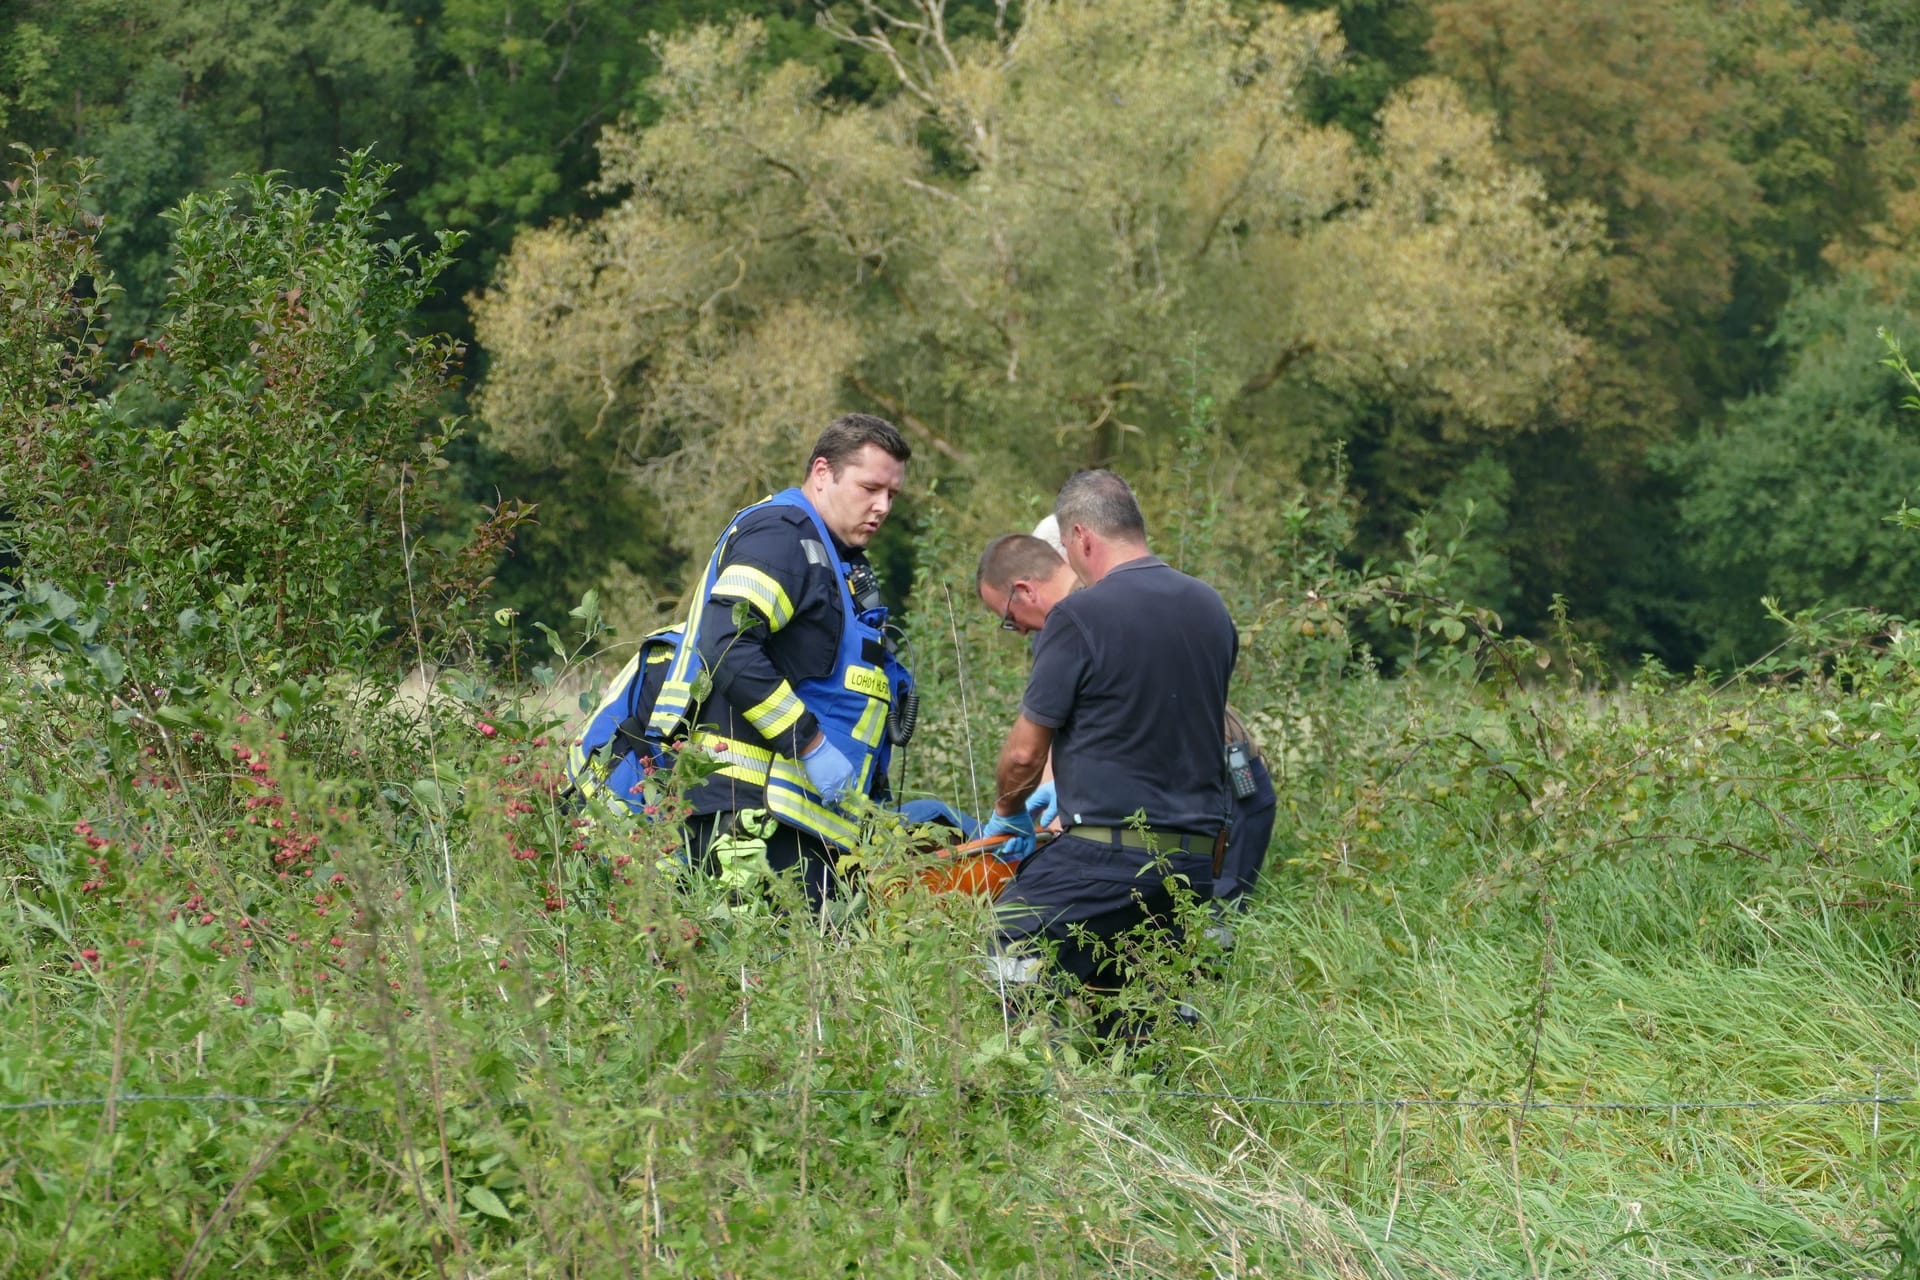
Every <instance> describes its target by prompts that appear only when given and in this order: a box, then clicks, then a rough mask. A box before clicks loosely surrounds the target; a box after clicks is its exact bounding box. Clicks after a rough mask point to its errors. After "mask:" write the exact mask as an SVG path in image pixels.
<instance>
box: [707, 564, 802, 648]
mask: <svg viewBox="0 0 1920 1280" xmlns="http://www.w3.org/2000/svg"><path fill="white" fill-rule="evenodd" d="M707 594H708V595H709V596H710V597H712V598H713V599H715V600H744V601H746V602H747V603H748V604H750V605H752V606H753V607H754V608H755V609H757V610H758V611H759V612H760V616H761V617H763V618H765V619H766V620H767V627H768V629H769V630H772V631H778V630H779V629H780V628H782V627H784V626H786V625H787V623H789V622H791V621H792V620H793V601H791V600H789V599H788V598H787V592H786V588H784V587H782V586H781V585H780V584H779V583H778V582H775V581H774V580H773V578H772V577H771V576H770V575H768V574H765V573H762V572H761V571H760V570H758V569H755V568H753V567H752V566H750V565H744V564H735V565H728V566H727V567H726V568H725V569H722V570H721V571H720V576H719V577H718V578H717V579H715V580H714V584H713V590H712V591H709V592H708V593H707Z"/></svg>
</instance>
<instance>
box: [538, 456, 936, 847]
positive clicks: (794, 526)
mask: <svg viewBox="0 0 1920 1280" xmlns="http://www.w3.org/2000/svg"><path fill="white" fill-rule="evenodd" d="M865 563H866V562H865V557H864V556H863V555H862V554H861V553H859V552H846V551H842V550H841V549H840V547H839V546H838V544H836V543H835V542H834V540H833V537H832V535H831V534H830V533H829V532H828V531H827V528H826V526H825V524H824V523H822V521H821V520H820V517H819V514H818V513H817V512H816V511H814V509H813V506H812V504H811V503H809V502H808V501H807V498H806V495H805V494H803V493H802V492H801V491H800V490H799V489H787V490H783V491H782V492H780V493H777V494H774V495H773V496H772V497H770V498H767V499H764V500H763V501H761V502H757V503H755V504H754V505H752V506H750V507H747V508H746V509H745V510H743V511H741V512H739V513H738V514H736V515H735V516H734V517H733V519H732V520H730V521H728V523H727V528H726V532H724V533H723V534H721V536H720V540H719V541H718V542H717V543H716V544H715V546H714V549H713V555H712V556H711V558H710V559H709V560H708V562H707V570H706V574H705V577H704V579H703V581H702V584H701V589H700V590H699V591H698V592H697V593H696V594H695V596H694V599H693V601H692V603H691V605H690V606H689V608H688V611H687V616H686V619H685V621H684V622H683V623H682V624H681V625H680V626H678V627H674V628H668V629H667V630H664V631H660V632H655V633H654V634H653V635H651V636H649V637H647V639H646V641H645V642H643V643H642V645H641V649H640V652H639V653H638V654H636V655H635V656H634V658H633V660H632V661H631V662H630V663H629V664H628V666H627V669H626V670H625V671H623V672H621V674H620V676H619V678H617V679H616V680H615V682H614V685H613V689H612V691H611V692H610V693H609V695H608V696H607V698H606V700H605V701H603V702H602V703H601V705H600V708H599V709H598V710H597V711H595V713H594V715H593V717H592V718H591V719H590V720H589V721H588V723H587V726H586V729H585V731H584V732H583V733H582V734H581V735H580V738H579V739H578V740H577V741H576V743H575V745H574V751H573V760H572V766H571V769H570V772H571V773H572V774H573V777H574V782H575V785H577V786H579V787H580V788H581V789H582V790H583V791H586V792H588V793H594V792H604V794H605V795H606V797H607V798H608V799H610V800H613V801H616V802H619V803H622V804H625V805H627V806H628V807H629V808H633V809H639V808H641V807H642V801H641V797H642V795H643V790H642V786H641V784H642V781H643V778H644V774H645V771H646V770H647V768H648V767H649V762H652V763H655V764H657V763H659V762H661V761H662V760H663V758H664V757H663V756H662V755H661V750H662V744H666V743H671V742H673V741H675V740H676V739H678V738H680V737H682V736H684V737H685V738H686V739H687V740H688V742H689V744H690V745H691V746H692V747H694V748H697V749H699V750H702V751H705V752H707V753H709V754H711V755H712V756H714V757H715V758H716V759H717V760H718V762H719V765H720V767H719V769H718V770H717V771H716V772H715V773H713V774H712V775H711V776H710V777H708V778H706V779H705V780H704V781H702V782H701V783H699V784H698V785H697V786H695V787H694V788H693V789H692V790H691V791H690V792H689V793H688V795H687V797H686V798H687V800H688V802H689V803H690V805H691V808H692V812H693V813H694V814H703V813H718V812H723V811H728V810H740V809H749V808H764V809H766V810H767V811H768V812H770V813H771V814H772V815H773V816H774V817H775V818H777V819H779V820H780V821H782V822H785V823H787V824H788V825H790V826H794V827H798V828H799V829H801V830H803V831H807V832H811V833H812V834H814V835H816V836H819V837H820V838H821V839H823V840H826V841H828V842H829V843H831V844H835V845H841V846H845V845H848V844H850V843H852V841H853V839H854V837H855V835H856V834H857V830H858V828H857V826H856V824H855V823H854V822H853V821H852V820H851V819H850V818H848V817H847V816H846V815H845V814H844V813H842V812H840V811H839V810H837V809H834V808H831V807H829V806H827V805H825V804H823V803H822V802H821V799H820V796H819V793H818V792H816V791H815V790H814V789H813V787H812V786H811V784H809V783H808V781H807V774H806V769H805V768H804V767H803V766H802V765H801V763H800V762H799V760H798V759H797V758H796V757H797V756H798V754H799V752H800V751H801V749H803V748H804V746H805V745H806V744H807V743H808V742H810V741H812V739H813V735H814V732H815V730H816V729H817V730H818V731H819V732H821V733H823V734H825V735H826V736H827V738H828V739H829V740H831V741H832V742H833V744H834V745H835V746H836V747H838V748H839V749H840V750H841V751H842V752H844V753H845V754H846V757H847V759H848V760H850V761H852V763H853V767H854V772H855V776H856V777H857V778H858V780H859V785H858V790H859V791H860V792H862V793H864V794H866V795H868V796H870V797H872V798H874V799H876V800H884V799H885V798H886V795H887V767H888V763H889V757H890V753H891V743H890V740H889V735H888V732H887V722H888V716H889V712H890V710H891V709H893V708H894V707H896V706H900V705H903V704H904V703H905V701H906V699H907V698H908V696H909V695H910V692H911V690H912V687H913V682H912V677H911V676H910V675H909V674H908V672H907V670H906V668H905V667H904V666H902V665H901V664H900V662H899V661H898V660H897V659H896V658H895V656H894V654H893V652H892V647H891V645H890V644H889V643H888V639H887V636H886V633H885V626H886V610H885V609H884V608H880V607H877V606H876V607H871V608H865V609H863V608H861V606H860V603H859V601H858V600H857V599H856V597H855V592H854V589H853V588H852V586H850V582H849V580H850V578H852V576H853V575H854V574H855V573H856V571H859V570H862V569H864V568H865Z"/></svg>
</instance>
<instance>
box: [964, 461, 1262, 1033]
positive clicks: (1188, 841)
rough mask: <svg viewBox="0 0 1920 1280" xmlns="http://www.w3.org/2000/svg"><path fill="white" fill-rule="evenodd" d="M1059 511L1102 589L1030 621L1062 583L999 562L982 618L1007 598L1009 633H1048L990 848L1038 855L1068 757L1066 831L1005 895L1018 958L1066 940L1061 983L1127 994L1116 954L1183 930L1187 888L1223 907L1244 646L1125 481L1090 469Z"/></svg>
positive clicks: (1005, 769)
mask: <svg viewBox="0 0 1920 1280" xmlns="http://www.w3.org/2000/svg"><path fill="white" fill-rule="evenodd" d="M1054 514H1055V515H1056V517H1057V518H1058V520H1059V527H1060V532H1061V535H1062V539H1061V540H1062V542H1063V543H1064V545H1065V547H1066V567H1067V568H1068V569H1069V570H1070V571H1071V572H1072V574H1073V576H1074V577H1076V578H1078V579H1079V580H1080V581H1082V582H1085V583H1086V584H1087V585H1086V586H1085V587H1084V588H1083V589H1081V590H1080V591H1077V592H1073V593H1072V594H1070V595H1066V596H1065V597H1064V598H1062V599H1059V600H1057V601H1055V602H1054V604H1053V606H1052V608H1051V611H1050V612H1049V613H1047V614H1044V615H1043V614H1039V613H1038V612H1037V610H1036V612H1035V613H1033V614H1025V615H1023V613H1022V607H1023V603H1024V601H1023V600H1022V599H1021V596H1022V595H1023V594H1026V593H1025V592H1022V591H1021V590H1019V589H1018V588H1019V586H1020V584H1021V583H1023V582H1024V583H1027V584H1030V585H1029V587H1028V590H1029V591H1031V590H1032V585H1031V584H1036V583H1038V582H1040V581H1046V582H1052V581H1053V580H1054V577H1053V575H1047V577H1046V578H1044V579H1040V578H1036V577H1033V576H1029V577H1026V578H1022V577H1020V576H1018V575H1014V576H1012V577H1009V578H1006V579H1000V580H997V581H993V582H989V581H988V580H987V579H988V578H989V576H993V575H990V574H989V573H987V572H985V571H984V570H986V569H987V568H988V567H989V566H987V565H986V563H985V558H984V557H983V572H982V574H981V579H980V588H981V600H982V603H983V604H987V605H989V607H991V605H992V604H993V603H995V602H996V597H997V598H998V603H1000V604H1001V607H1002V620H1003V624H1012V626H1013V628H1014V629H1027V628H1028V627H1030V626H1038V627H1040V628H1041V629H1040V632H1039V638H1038V640H1037V641H1036V642H1035V644H1034V662H1033V672H1032V674H1031V676H1030V677H1029V679H1028V681H1027V688H1026V692H1025V694H1024V695H1023V696H1022V700H1021V708H1020V715H1019V717H1018V719H1016V720H1015V722H1014V726H1013V728H1012V730H1011V731H1010V732H1009V733H1008V735H1007V740H1006V743H1005V745H1003V746H1002V748H1001V751H1000V759H999V764H998V766H997V769H996V772H995V780H996V792H997V795H998V800H997V801H996V803H995V805H994V815H993V817H992V819H991V820H990V821H989V822H988V823H987V825H986V826H985V827H984V828H983V829H982V834H983V835H996V834H1006V835H1008V836H1010V837H1011V840H1010V841H1009V852H1010V853H1013V854H1015V855H1016V856H1018V855H1022V854H1025V853H1027V852H1030V851H1031V850H1032V848H1033V840H1034V832H1033V822H1032V819H1031V817H1030V816H1029V814H1028V812H1027V804H1028V801H1029V798H1030V796H1031V794H1032V792H1033V791H1034V789H1035V787H1036V786H1037V785H1038V784H1039V782H1040V779H1041V776H1042V773H1043V771H1044V769H1045V767H1046V764H1047V761H1048V758H1049V755H1050V754H1051V758H1052V762H1053V769H1054V782H1055V786H1056V789H1057V803H1058V808H1059V813H1060V820H1061V823H1062V824H1063V826H1064V828H1065V831H1064V833H1063V834H1062V835H1061V836H1060V837H1059V838H1058V839H1056V840H1054V841H1053V842H1052V843H1051V844H1049V845H1048V846H1047V847H1046V849H1045V850H1044V851H1043V852H1041V853H1039V854H1037V855H1035V856H1033V857H1029V858H1027V859H1026V860H1025V861H1024V862H1023V863H1022V864H1021V867H1020V871H1019V873H1018V874H1017V875H1016V876H1015V878H1014V879H1013V881H1012V883H1011V884H1010V885H1009V886H1008V887H1007V889H1006V891H1005V892H1004V893H1002V894H1001V896H1000V899H999V905H1000V909H1001V919H1002V927H1001V939H1000V940H1001V945H1002V948H1003V949H1004V950H1005V951H1008V952H1013V953H1018V952H1019V951H1021V950H1023V949H1030V948H1031V947H1032V946H1033V945H1034V944H1036V943H1039V942H1043V941H1044V942H1049V943H1051V944H1052V945H1053V947H1054V959H1055V962H1056V963H1057V964H1058V965H1059V967H1060V968H1062V969H1063V970H1064V971H1066V972H1067V973H1068V974H1070V975H1072V976H1073V977H1075V978H1077V979H1079V980H1080V981H1081V982H1082V983H1084V984H1085V985H1086V986H1087V987H1089V988H1090V989H1091V990H1093V991H1095V992H1107V993H1110V992H1112V991H1113V990H1114V989H1116V988H1117V987H1118V986H1119V985H1120V984H1121V983H1122V982H1124V981H1125V980H1126V978H1127V976H1128V975H1127V973H1126V971H1125V968H1124V966H1123V965H1121V964H1119V963H1117V962H1116V960H1115V958H1114V956H1113V954H1112V950H1113V948H1112V943H1113V940H1114V939H1116V938H1118V937H1120V936H1121V935H1123V934H1125V933H1127V932H1128V931H1130V930H1132V929H1133V928H1135V927H1136V926H1138V925H1139V924H1141V923H1143V922H1150V923H1152V924H1153V925H1155V926H1157V927H1162V928H1170V927H1171V916H1172V909H1173V903H1174V893H1175V892H1176V890H1177V886H1178V885H1179V884H1180V883H1181V882H1184V883H1185V884H1186V885H1188V886H1189V887H1190V888H1191V889H1192V891H1193V892H1194V893H1195V894H1197V895H1198V896H1199V897H1201V898H1203V899H1204V898H1206V897H1208V896H1209V895H1210V894H1211V892H1212V888H1213V878H1214V874H1215V872H1216V870H1217V868H1218V866H1219V859H1220V856H1221V854H1222V853H1223V851H1224V849H1225V842H1226V841H1225V836H1226V826H1227V821H1228V815H1229V813H1230V812H1231V810H1232V804H1233V796H1232V789H1231V786H1230V783H1229V780H1228V776H1227V771H1226V768H1225V766H1224V761H1223V759H1222V755H1221V742H1222V740H1223V738H1224V736H1225V727H1226V706H1227V683H1228V680H1229V679H1230V677H1231V676H1232V674H1233V666H1234V662H1235V660H1236V658H1237V657H1238V653H1239V635H1238V632H1237V631H1236V629H1235V627H1234V625H1233V619H1232V618H1231V617H1230V616H1229V615H1228V613H1227V608H1226V605H1225V603H1224V602H1222V601H1221V599H1220V596H1219V593H1218V592H1216V591H1215V590H1214V589H1213V588H1212V587H1210V586H1208V585H1207V584H1206V583H1204V582H1201V581H1200V580H1198V579H1197V578H1192V577H1189V576H1187V575H1186V574H1184V573H1180V572H1179V571H1177V570H1175V569H1173V568H1172V567H1171V566H1169V565H1167V564H1166V563H1165V562H1163V561H1161V560H1160V559H1158V558H1157V557H1155V556H1154V555H1153V554H1152V553H1151V552H1150V551H1149V550H1148V547H1147V538H1146V521H1145V519H1144V518H1143V517H1142V515H1141V513H1140V506H1139V503H1138V502H1137V501H1136V500H1135V499H1134V496H1133V492H1132V490H1131V489H1129V488H1128V487H1127V484H1126V482H1125V481H1124V480H1122V479H1121V478H1120V477H1119V476H1117V475H1114V474H1113V473H1112V472H1110V471H1083V472H1080V473H1079V474H1077V475H1075V476H1074V477H1072V478H1071V479H1070V480H1068V481H1067V483H1066V484H1065V485H1064V486H1062V488H1061V490H1060V494H1059V497H1058V498H1057V499H1056V501H1055V505H1054ZM1033 541H1037V539H1035V540H1033ZM1014 545H1016V546H1017V545H1019V544H1017V543H1016V544H1014ZM1041 545H1044V544H1041ZM989 592H991V593H992V594H989ZM1035 594H1036V598H1037V593H1035ZM1142 814H1143V815H1144V817H1145V823H1144V829H1143V828H1142V825H1141V824H1140V823H1139V822H1137V820H1136V815H1142ZM1113 1026H1114V1024H1113V1023H1112V1022H1108V1023H1107V1024H1106V1026H1105V1028H1104V1029H1106V1030H1112V1029H1113Z"/></svg>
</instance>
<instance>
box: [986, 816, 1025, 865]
mask: <svg viewBox="0 0 1920 1280" xmlns="http://www.w3.org/2000/svg"><path fill="white" fill-rule="evenodd" d="M988 836H1012V837H1013V839H1011V840H1009V841H1007V842H1006V843H1005V844H1003V845H1001V846H1000V847H999V848H998V849H996V850H995V851H994V852H996V853H997V854H998V855H999V856H1000V857H1001V858H1003V859H1005V860H1006V861H1008V862H1018V861H1019V860H1020V859H1022V858H1024V857H1026V856H1027V855H1028V854H1030V853H1032V852H1033V815H1032V814H1030V813H1028V812H1027V811H1026V810H1025V809H1022V810H1021V811H1020V812H1019V813H996V814H994V815H993V817H991V818H989V819H987V825H986V826H984V827H982V828H980V838H981V839H982V840H984V839H986V838H987V837H988Z"/></svg>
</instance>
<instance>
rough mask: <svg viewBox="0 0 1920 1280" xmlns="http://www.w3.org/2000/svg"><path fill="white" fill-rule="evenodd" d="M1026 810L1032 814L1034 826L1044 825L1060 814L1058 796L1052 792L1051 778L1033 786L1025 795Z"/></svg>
mask: <svg viewBox="0 0 1920 1280" xmlns="http://www.w3.org/2000/svg"><path fill="white" fill-rule="evenodd" d="M1027 812H1028V813H1030V814H1032V815H1033V825H1034V826H1036V827H1044V826H1046V825H1047V824H1048V823H1049V822H1052V821H1053V820H1054V819H1055V818H1057V817H1059V816H1060V797H1058V796H1057V795H1055V794H1054V791H1053V779H1052V778H1048V779H1047V780H1046V781H1045V782H1043V783H1041V784H1040V785H1039V786H1037V787H1035V788H1034V789H1033V794H1032V795H1030V796H1028V797H1027Z"/></svg>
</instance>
